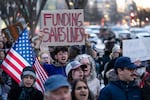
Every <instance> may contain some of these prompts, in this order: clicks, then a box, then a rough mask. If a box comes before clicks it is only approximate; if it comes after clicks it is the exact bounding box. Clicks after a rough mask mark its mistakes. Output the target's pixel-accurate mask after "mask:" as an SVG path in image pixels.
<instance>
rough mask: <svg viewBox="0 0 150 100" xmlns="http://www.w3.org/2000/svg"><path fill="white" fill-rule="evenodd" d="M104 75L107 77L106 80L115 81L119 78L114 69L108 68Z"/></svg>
mask: <svg viewBox="0 0 150 100" xmlns="http://www.w3.org/2000/svg"><path fill="white" fill-rule="evenodd" d="M106 77H107V79H108V81H117V80H119V79H118V76H117V74H116V72H115V70H114V69H110V70H109V71H107V72H106Z"/></svg>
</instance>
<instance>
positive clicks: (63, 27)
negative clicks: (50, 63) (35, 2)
mask: <svg viewBox="0 0 150 100" xmlns="http://www.w3.org/2000/svg"><path fill="white" fill-rule="evenodd" d="M83 23H84V16H83V10H82V9H78V10H43V11H42V12H41V20H40V32H41V33H42V34H43V40H42V43H41V46H43V47H48V46H71V45H84V44H85V35H84V27H83Z"/></svg>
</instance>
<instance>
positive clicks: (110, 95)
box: [98, 80, 142, 100]
mask: <svg viewBox="0 0 150 100" xmlns="http://www.w3.org/2000/svg"><path fill="white" fill-rule="evenodd" d="M98 100H142V99H141V91H140V89H139V87H137V85H136V84H135V83H134V82H131V83H129V84H127V83H126V82H123V81H120V80H118V81H112V82H110V83H109V84H108V85H106V87H104V88H103V89H102V90H101V91H100V95H99V98H98Z"/></svg>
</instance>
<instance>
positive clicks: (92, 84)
mask: <svg viewBox="0 0 150 100" xmlns="http://www.w3.org/2000/svg"><path fill="white" fill-rule="evenodd" d="M83 58H88V59H89V61H90V62H91V73H90V75H89V76H88V77H87V78H86V80H87V84H88V87H89V88H90V90H91V92H92V93H93V94H94V96H95V97H96V98H97V96H98V95H99V92H100V88H101V87H100V81H99V79H98V78H97V74H96V70H95V67H96V65H95V61H94V59H93V58H92V57H91V56H90V55H88V54H81V55H78V56H77V57H76V58H75V60H78V61H79V62H80V61H81V59H83Z"/></svg>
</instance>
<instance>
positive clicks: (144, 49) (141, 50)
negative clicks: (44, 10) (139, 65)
mask: <svg viewBox="0 0 150 100" xmlns="http://www.w3.org/2000/svg"><path fill="white" fill-rule="evenodd" d="M123 56H128V57H130V58H131V59H132V60H133V61H135V60H141V61H145V60H150V38H141V39H132V40H123Z"/></svg>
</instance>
